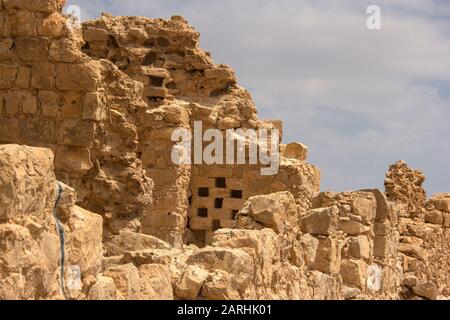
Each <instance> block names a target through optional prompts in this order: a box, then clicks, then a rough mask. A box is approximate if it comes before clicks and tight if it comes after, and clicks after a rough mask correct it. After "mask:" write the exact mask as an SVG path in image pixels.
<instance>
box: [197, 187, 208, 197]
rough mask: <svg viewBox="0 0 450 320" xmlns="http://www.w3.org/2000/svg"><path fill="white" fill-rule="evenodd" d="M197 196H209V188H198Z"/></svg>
mask: <svg viewBox="0 0 450 320" xmlns="http://www.w3.org/2000/svg"><path fill="white" fill-rule="evenodd" d="M198 196H199V197H209V189H208V188H199V189H198Z"/></svg>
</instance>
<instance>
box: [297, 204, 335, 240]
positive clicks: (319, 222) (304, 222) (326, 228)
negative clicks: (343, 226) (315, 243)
mask: <svg viewBox="0 0 450 320" xmlns="http://www.w3.org/2000/svg"><path fill="white" fill-rule="evenodd" d="M337 219H338V210H337V208H336V207H327V208H318V209H313V210H311V211H309V212H308V213H307V214H306V215H305V216H303V217H302V218H301V220H300V226H301V229H302V231H303V232H306V233H310V234H315V235H317V234H322V235H328V234H331V233H334V232H336V230H337V221H338V220H337Z"/></svg>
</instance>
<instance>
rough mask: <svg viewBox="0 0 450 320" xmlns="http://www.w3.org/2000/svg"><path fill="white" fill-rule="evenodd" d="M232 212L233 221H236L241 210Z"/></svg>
mask: <svg viewBox="0 0 450 320" xmlns="http://www.w3.org/2000/svg"><path fill="white" fill-rule="evenodd" d="M231 212H232V213H233V215H232V219H233V220H236V217H237V214H238V213H239V210H233V211H231Z"/></svg>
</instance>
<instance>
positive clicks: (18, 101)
mask: <svg viewBox="0 0 450 320" xmlns="http://www.w3.org/2000/svg"><path fill="white" fill-rule="evenodd" d="M4 98H5V113H6V115H16V114H17V113H19V111H20V107H21V106H22V104H23V101H24V100H25V93H24V92H21V91H9V92H8V93H7V94H5V97H4Z"/></svg>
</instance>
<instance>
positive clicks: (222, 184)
mask: <svg viewBox="0 0 450 320" xmlns="http://www.w3.org/2000/svg"><path fill="white" fill-rule="evenodd" d="M226 187H227V183H226V181H225V178H216V188H226Z"/></svg>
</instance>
